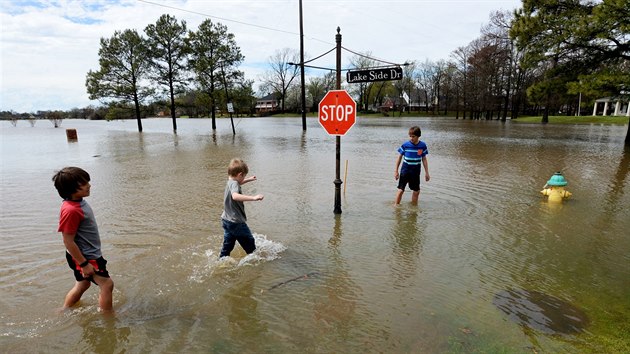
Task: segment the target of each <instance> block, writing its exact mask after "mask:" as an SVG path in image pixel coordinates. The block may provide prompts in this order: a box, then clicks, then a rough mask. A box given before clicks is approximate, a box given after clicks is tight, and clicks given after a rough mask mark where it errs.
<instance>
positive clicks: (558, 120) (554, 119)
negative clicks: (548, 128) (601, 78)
mask: <svg viewBox="0 0 630 354" xmlns="http://www.w3.org/2000/svg"><path fill="white" fill-rule="evenodd" d="M541 121H542V117H541V116H523V117H518V118H517V119H513V120H512V122H516V123H540V122H541ZM549 123H550V124H620V125H623V124H628V117H612V116H580V117H576V116H549Z"/></svg>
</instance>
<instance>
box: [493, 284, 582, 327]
mask: <svg viewBox="0 0 630 354" xmlns="http://www.w3.org/2000/svg"><path fill="white" fill-rule="evenodd" d="M492 303H493V304H494V305H495V306H496V307H497V308H499V310H501V311H503V312H504V313H505V314H506V315H508V317H509V318H510V320H512V321H514V322H516V323H518V324H519V325H521V326H523V327H525V328H529V329H535V330H538V331H540V332H543V333H546V334H575V333H581V332H583V331H584V328H585V327H586V326H587V325H588V324H589V319H588V317H587V316H586V314H585V313H584V312H583V311H582V310H580V309H579V308H577V307H575V306H573V305H571V304H570V303H568V302H565V301H562V300H560V299H558V298H556V297H553V296H551V295H547V294H543V293H540V292H537V291H528V290H524V289H516V290H505V291H501V292H499V293H498V294H496V295H495V296H494V300H493V301H492Z"/></svg>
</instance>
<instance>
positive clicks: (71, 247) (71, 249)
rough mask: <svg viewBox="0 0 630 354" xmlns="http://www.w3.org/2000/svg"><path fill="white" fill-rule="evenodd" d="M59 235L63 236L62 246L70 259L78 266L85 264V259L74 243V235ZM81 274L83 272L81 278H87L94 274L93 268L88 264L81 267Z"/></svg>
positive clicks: (63, 233)
mask: <svg viewBox="0 0 630 354" xmlns="http://www.w3.org/2000/svg"><path fill="white" fill-rule="evenodd" d="M61 235H62V236H63V244H64V246H66V250H68V253H70V255H71V256H72V258H74V259H75V260H76V261H77V262H79V264H83V263H85V262H86V261H87V259H86V258H85V257H84V256H83V254H82V253H81V250H80V249H79V246H77V244H76V243H75V242H74V236H75V235H76V234H74V233H72V234H71V233H67V232H62V233H61ZM81 272H83V276H86V277H89V276H90V275H93V274H94V267H93V266H92V265H91V264H90V263H88V264H86V265H85V267H81Z"/></svg>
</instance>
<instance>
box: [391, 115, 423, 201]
mask: <svg viewBox="0 0 630 354" xmlns="http://www.w3.org/2000/svg"><path fill="white" fill-rule="evenodd" d="M421 134H422V132H421V130H420V127H418V126H413V127H411V128H409V140H408V141H405V142H404V143H403V144H402V145H401V146H400V147H399V148H398V158H397V159H396V171H395V172H394V178H395V179H396V180H397V181H398V192H397V193H396V203H395V204H396V205H398V204H400V200H401V199H402V196H403V193H405V186H406V185H407V184H409V189H411V190H412V194H411V203H412V204H414V205H416V204H418V196H419V195H420V170H421V166H423V167H424V180H425V181H427V182H429V180H430V179H431V177H430V176H429V161H428V160H427V154H428V153H429V149H428V148H427V144H425V143H424V141H420V135H421ZM401 162H402V168H401V169H400V174H399V173H398V168H399V167H400V163H401ZM421 163H422V165H420V164H421Z"/></svg>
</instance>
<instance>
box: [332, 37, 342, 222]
mask: <svg viewBox="0 0 630 354" xmlns="http://www.w3.org/2000/svg"><path fill="white" fill-rule="evenodd" d="M335 42H337V90H340V89H341V28H339V27H337V35H336V36H335ZM335 138H336V139H335V140H336V145H337V148H336V165H335V177H336V178H335V181H334V182H333V183H334V184H335V210H334V213H335V214H341V183H342V182H341V136H339V135H337V136H336V137H335Z"/></svg>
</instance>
